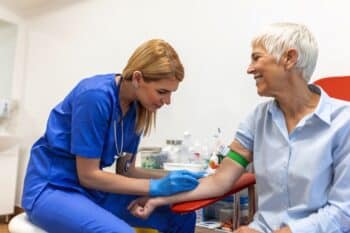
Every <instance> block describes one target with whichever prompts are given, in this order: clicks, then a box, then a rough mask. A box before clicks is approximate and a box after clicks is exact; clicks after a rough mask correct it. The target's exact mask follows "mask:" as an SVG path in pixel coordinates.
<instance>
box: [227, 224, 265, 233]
mask: <svg viewBox="0 0 350 233" xmlns="http://www.w3.org/2000/svg"><path fill="white" fill-rule="evenodd" d="M233 233H261V232H260V231H256V230H254V229H253V228H249V227H248V226H242V227H239V228H238V229H237V230H235V231H234V232H233Z"/></svg>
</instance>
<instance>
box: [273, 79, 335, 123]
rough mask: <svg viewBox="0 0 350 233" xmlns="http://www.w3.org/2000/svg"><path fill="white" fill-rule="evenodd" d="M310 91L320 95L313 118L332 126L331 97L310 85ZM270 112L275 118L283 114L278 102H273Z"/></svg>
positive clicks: (317, 87)
mask: <svg viewBox="0 0 350 233" xmlns="http://www.w3.org/2000/svg"><path fill="white" fill-rule="evenodd" d="M309 89H310V90H311V91H313V92H315V93H317V94H320V100H319V102H318V104H317V107H316V109H315V111H314V112H313V113H312V116H316V117H317V118H319V119H320V120H321V121H323V122H325V123H326V124H327V125H330V124H331V111H332V108H331V101H330V99H331V97H329V96H328V95H327V93H326V92H325V91H324V90H323V89H322V88H321V87H319V86H316V85H314V84H309ZM269 112H270V113H271V115H272V117H275V116H276V115H277V114H279V113H280V112H281V110H280V108H279V107H278V104H277V101H276V100H275V101H272V103H271V104H270V106H269Z"/></svg>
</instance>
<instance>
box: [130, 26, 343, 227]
mask: <svg viewBox="0 0 350 233" xmlns="http://www.w3.org/2000/svg"><path fill="white" fill-rule="evenodd" d="M317 54H318V48H317V43H316V41H315V39H314V37H313V35H312V34H311V33H310V31H309V30H308V29H307V28H306V27H305V26H303V25H300V24H293V23H278V24H273V25H270V26H268V27H267V28H265V29H264V30H263V31H262V32H261V33H260V34H258V36H257V37H255V38H254V39H253V41H252V54H251V64H250V65H249V67H248V70H247V72H248V73H249V74H252V75H253V78H254V79H255V81H256V87H257V92H258V94H259V95H260V96H267V97H272V98H273V99H272V100H269V101H267V102H265V103H262V104H260V105H258V106H257V107H256V108H255V110H254V111H253V112H252V113H251V114H250V115H249V116H248V117H247V118H246V119H245V120H244V121H243V122H242V123H241V124H240V125H239V128H238V130H237V133H236V136H235V139H234V141H233V142H232V144H231V145H230V152H229V153H228V154H227V158H225V159H224V160H223V162H222V164H221V166H220V167H219V169H218V170H217V172H216V174H214V175H212V176H209V177H207V178H203V179H201V180H200V185H199V186H198V187H197V188H196V189H194V190H193V191H190V192H186V193H184V194H179V195H174V196H171V197H167V198H164V197H162V198H154V199H140V200H137V201H134V202H133V203H132V205H130V206H129V208H130V209H131V211H132V213H133V214H134V215H136V216H140V217H144V218H145V217H147V216H148V215H149V214H150V213H151V212H152V210H153V209H154V208H155V207H156V206H159V205H163V204H166V203H175V202H182V201H187V200H193V199H201V198H207V197H212V196H216V195H221V194H223V193H225V192H226V191H228V190H229V188H230V187H231V185H232V183H233V182H235V181H236V180H237V178H238V177H239V176H240V175H241V174H242V173H243V171H244V167H245V166H246V165H247V164H248V163H249V162H254V167H255V173H256V179H257V192H258V211H257V213H256V214H255V217H254V220H253V222H252V223H250V224H249V226H244V227H241V228H239V229H237V230H236V232H237V233H244V232H278V233H283V232H286V233H287V232H293V233H302V232H305V233H321V232H322V233H329V232H334V233H335V232H339V233H340V232H349V231H350V183H349V180H350V140H349V139H348V138H349V135H350V118H349V115H350V107H349V106H348V105H347V104H346V103H345V102H342V101H340V100H336V99H333V98H331V97H329V96H328V95H327V94H326V93H325V92H324V91H323V90H322V89H321V88H320V87H318V86H315V85H312V84H308V82H309V80H310V77H311V75H312V73H313V71H314V68H315V64H316V60H317Z"/></svg>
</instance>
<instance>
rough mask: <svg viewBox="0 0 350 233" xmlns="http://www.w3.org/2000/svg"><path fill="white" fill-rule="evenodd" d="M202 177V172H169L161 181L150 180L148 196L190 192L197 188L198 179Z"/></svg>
mask: <svg viewBox="0 0 350 233" xmlns="http://www.w3.org/2000/svg"><path fill="white" fill-rule="evenodd" d="M203 176H204V173H203V172H197V173H195V172H190V171H187V170H178V171H171V172H169V173H168V175H166V176H165V177H163V178H161V179H151V180H150V191H149V195H150V196H152V197H155V196H170V195H173V194H175V193H179V192H184V191H189V190H192V189H194V188H196V187H197V185H198V184H199V182H198V179H200V178H202V177H203Z"/></svg>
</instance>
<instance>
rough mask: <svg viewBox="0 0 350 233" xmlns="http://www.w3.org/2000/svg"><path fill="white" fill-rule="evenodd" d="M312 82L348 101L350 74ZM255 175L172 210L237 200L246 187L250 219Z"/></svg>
mask: <svg viewBox="0 0 350 233" xmlns="http://www.w3.org/2000/svg"><path fill="white" fill-rule="evenodd" d="M314 84H316V85H318V86H320V87H321V88H322V89H323V90H324V91H325V92H326V93H327V94H328V95H329V96H331V97H333V98H337V99H341V100H346V101H350V91H349V88H350V76H336V77H326V78H321V79H319V80H316V81H315V82H314ZM254 186H255V176H254V174H252V173H249V172H247V173H244V174H243V175H242V176H241V177H240V179H239V180H238V181H237V182H236V183H235V184H233V186H232V189H231V190H230V191H229V192H227V193H226V194H224V195H222V196H219V197H213V198H208V199H203V200H195V201H189V202H183V203H178V204H175V205H173V206H172V210H173V211H174V212H176V213H187V212H191V211H195V210H197V209H200V208H203V207H206V206H207V205H209V204H212V203H214V202H216V201H219V200H221V199H223V198H225V197H227V196H228V195H234V200H239V191H241V190H243V189H245V188H248V198H249V215H248V220H249V221H252V219H253V215H254V212H255V208H256V206H255V205H256V203H255V190H254ZM239 209H240V208H239V201H236V202H234V210H233V213H234V217H233V227H234V229H236V228H238V227H239V224H240V223H239Z"/></svg>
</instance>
